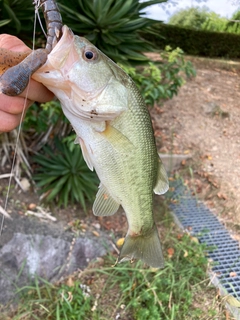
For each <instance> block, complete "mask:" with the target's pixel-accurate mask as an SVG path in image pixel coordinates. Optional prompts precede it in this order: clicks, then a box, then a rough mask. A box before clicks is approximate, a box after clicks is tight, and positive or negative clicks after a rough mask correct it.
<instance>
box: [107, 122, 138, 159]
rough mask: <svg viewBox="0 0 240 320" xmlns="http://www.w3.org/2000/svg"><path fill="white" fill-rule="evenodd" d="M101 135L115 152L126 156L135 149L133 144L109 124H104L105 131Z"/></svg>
mask: <svg viewBox="0 0 240 320" xmlns="http://www.w3.org/2000/svg"><path fill="white" fill-rule="evenodd" d="M101 134H102V135H103V136H104V137H105V139H106V140H107V141H108V142H109V143H110V144H111V145H112V147H113V148H114V149H115V150H116V151H117V152H120V153H122V154H128V153H130V152H133V151H134V149H135V147H134V144H133V143H132V142H131V141H130V140H129V139H128V138H127V137H126V136H125V135H124V134H122V133H121V131H119V130H118V129H116V128H114V127H113V126H111V125H110V124H109V123H107V124H106V129H105V130H104V131H103V132H102V133H101Z"/></svg>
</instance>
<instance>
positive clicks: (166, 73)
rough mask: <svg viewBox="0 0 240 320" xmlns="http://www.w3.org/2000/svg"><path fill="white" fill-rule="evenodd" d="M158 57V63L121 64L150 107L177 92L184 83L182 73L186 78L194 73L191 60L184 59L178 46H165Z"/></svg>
mask: <svg viewBox="0 0 240 320" xmlns="http://www.w3.org/2000/svg"><path fill="white" fill-rule="evenodd" d="M160 58H161V62H160V63H157V62H155V63H153V62H149V63H148V64H147V65H146V66H144V67H142V68H133V67H128V66H123V65H122V66H121V67H122V68H123V69H124V70H125V71H126V72H127V73H128V74H129V75H130V76H131V77H132V79H133V81H134V82H135V83H136V85H137V86H138V88H139V89H140V91H141V93H142V95H143V98H144V100H145V103H146V104H147V105H149V106H152V107H153V106H154V104H155V103H158V102H160V101H162V100H164V99H171V98H172V97H173V96H174V95H176V94H177V93H178V90H179V88H180V87H181V86H182V85H183V84H184V83H185V80H184V76H183V75H182V74H185V76H187V77H188V78H189V77H191V76H195V75H196V72H195V69H194V68H193V66H192V64H191V62H189V61H185V59H184V55H183V51H182V50H181V49H179V48H177V49H175V50H172V49H171V48H170V47H169V46H167V47H166V49H165V51H163V52H162V53H161V54H160Z"/></svg>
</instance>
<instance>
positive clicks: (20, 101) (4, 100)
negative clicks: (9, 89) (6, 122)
mask: <svg viewBox="0 0 240 320" xmlns="http://www.w3.org/2000/svg"><path fill="white" fill-rule="evenodd" d="M0 98H1V104H0V110H1V111H3V112H6V113H9V114H13V115H14V114H15V115H17V114H19V113H22V111H23V109H24V107H25V108H28V107H29V106H30V105H31V104H33V101H31V100H28V99H27V100H26V98H24V97H19V96H17V97H9V96H6V95H5V94H3V93H2V94H1V95H0ZM0 119H1V118H0ZM1 122H2V119H1Z"/></svg>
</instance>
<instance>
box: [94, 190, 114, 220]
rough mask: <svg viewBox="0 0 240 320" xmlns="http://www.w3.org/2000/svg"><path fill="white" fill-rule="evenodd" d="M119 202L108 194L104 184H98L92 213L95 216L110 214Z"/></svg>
mask: <svg viewBox="0 0 240 320" xmlns="http://www.w3.org/2000/svg"><path fill="white" fill-rule="evenodd" d="M118 208H119V203H117V202H116V201H115V200H114V199H113V198H112V197H111V196H110V194H109V192H108V190H107V189H106V188H105V186H104V185H102V184H100V187H99V190H98V192H97V195H96V199H95V201H94V204H93V213H94V215H95V216H111V215H113V214H114V213H116V212H117V210H118Z"/></svg>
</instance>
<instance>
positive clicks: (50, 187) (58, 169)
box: [33, 138, 98, 210]
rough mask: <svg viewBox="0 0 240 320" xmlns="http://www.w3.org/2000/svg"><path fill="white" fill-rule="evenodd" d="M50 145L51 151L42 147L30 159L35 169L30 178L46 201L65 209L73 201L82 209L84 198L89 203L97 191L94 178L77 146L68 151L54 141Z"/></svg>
mask: <svg viewBox="0 0 240 320" xmlns="http://www.w3.org/2000/svg"><path fill="white" fill-rule="evenodd" d="M54 142H55V143H54V145H55V147H54V148H53V147H50V146H45V147H43V150H42V153H39V154H38V155H37V156H35V157H34V161H35V162H36V163H37V164H38V165H39V166H37V168H36V170H35V171H36V173H35V174H34V176H33V178H34V180H35V181H36V183H37V186H38V187H39V191H40V193H41V194H42V195H43V199H44V200H45V201H46V202H55V203H56V204H57V205H58V206H60V205H62V204H63V205H64V206H65V207H66V206H67V205H68V204H69V202H70V203H72V204H73V203H75V202H77V203H80V204H81V206H82V207H83V209H84V210H86V199H88V200H89V201H92V200H93V199H94V197H95V194H96V191H97V185H98V179H97V176H96V174H95V173H94V172H91V171H90V170H89V169H88V167H87V165H86V163H85V161H84V159H83V156H82V153H81V149H80V146H75V147H74V148H72V147H71V144H69V142H63V141H60V140H59V139H57V138H55V139H54Z"/></svg>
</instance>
